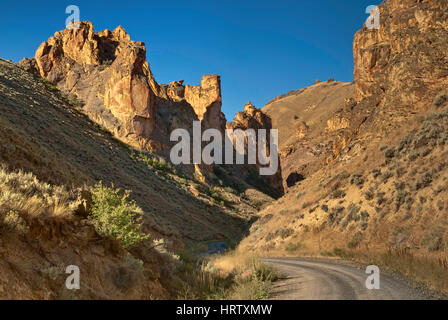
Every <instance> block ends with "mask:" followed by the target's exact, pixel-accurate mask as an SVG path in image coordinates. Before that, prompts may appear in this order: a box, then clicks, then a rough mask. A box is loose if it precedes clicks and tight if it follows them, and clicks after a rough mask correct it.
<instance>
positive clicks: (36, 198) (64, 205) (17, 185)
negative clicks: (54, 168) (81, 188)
mask: <svg viewBox="0 0 448 320" xmlns="http://www.w3.org/2000/svg"><path fill="white" fill-rule="evenodd" d="M74 200H76V198H74V194H73V192H70V191H69V190H67V189H66V188H65V187H62V186H52V185H50V184H47V183H43V182H41V181H39V180H38V179H37V178H36V176H34V175H33V174H32V173H25V172H23V171H22V170H19V171H15V172H9V171H8V170H6V168H5V167H0V208H1V209H0V213H1V214H2V215H4V214H6V213H7V212H9V211H15V212H18V213H19V214H20V215H25V216H27V217H29V218H38V217H52V218H63V217H67V216H69V215H71V214H72V213H73V211H74V210H75V208H76V203H75V201H74Z"/></svg>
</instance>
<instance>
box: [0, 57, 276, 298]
mask: <svg viewBox="0 0 448 320" xmlns="http://www.w3.org/2000/svg"><path fill="white" fill-rule="evenodd" d="M0 133H1V134H0V166H1V167H0V257H1V259H0V260H1V261H0V297H1V298H7V299H17V298H20V299H80V298H81V299H160V298H177V297H178V294H179V291H178V290H180V289H181V288H182V286H183V285H184V284H185V283H186V281H187V280H188V279H186V278H185V270H184V269H183V264H182V263H184V262H182V263H181V262H179V257H178V256H177V255H175V254H174V253H172V252H176V253H178V252H181V251H182V250H183V248H185V246H188V247H189V246H195V245H197V244H199V243H202V242H207V241H217V240H219V241H221V242H223V241H224V242H227V243H228V244H234V243H236V242H238V241H239V239H241V237H242V236H243V235H244V234H245V233H246V231H247V229H248V226H249V225H250V222H251V220H252V218H253V215H254V214H255V213H256V210H257V208H259V206H260V205H261V204H263V203H266V202H269V201H271V200H272V199H271V198H270V197H269V196H266V195H265V194H263V193H261V192H259V191H257V190H255V189H253V188H252V187H251V186H249V185H247V184H246V183H245V182H244V181H242V180H240V179H238V178H237V177H231V176H228V175H226V174H224V175H222V177H221V179H227V180H228V181H227V182H228V183H229V184H231V185H234V186H235V188H237V189H238V190H235V189H232V188H230V187H225V186H224V185H223V183H222V181H220V180H219V181H218V180H216V185H211V184H203V183H201V182H199V181H197V180H195V179H194V178H192V177H191V176H189V175H185V174H183V173H179V172H177V171H176V170H175V169H173V168H172V167H171V165H170V164H168V163H166V162H165V161H164V160H163V159H161V158H158V157H156V156H155V155H153V154H149V153H145V152H141V151H138V150H136V149H134V148H132V147H130V146H128V145H126V144H124V143H123V142H121V141H119V140H117V139H115V138H114V137H113V136H112V134H110V133H109V132H108V131H106V130H105V129H104V128H102V127H101V126H99V125H98V124H96V123H94V122H92V121H91V120H89V118H88V117H87V116H86V115H85V114H84V113H82V110H81V109H80V101H79V100H78V99H76V98H74V97H73V96H69V95H66V94H64V93H62V92H61V91H59V90H58V89H57V88H56V87H54V86H53V85H52V84H50V83H49V82H48V81H47V80H45V79H42V78H40V77H38V76H35V75H33V74H31V73H29V72H26V71H24V70H23V69H22V68H20V67H18V66H17V65H15V64H14V63H12V62H8V61H5V60H1V59H0ZM99 181H102V182H103V185H105V186H110V185H111V184H113V185H114V188H116V187H118V188H121V190H122V191H123V190H130V191H131V194H130V199H132V200H135V202H136V205H137V206H138V208H141V210H142V213H143V226H142V231H143V232H144V233H147V234H149V235H150V238H149V239H148V240H145V241H143V242H142V243H141V244H139V245H138V246H134V247H132V248H131V249H124V247H123V245H120V243H117V241H116V240H113V239H111V238H109V237H105V236H100V234H99V233H98V229H96V227H95V225H94V223H93V222H92V221H93V220H92V217H91V216H90V214H91V211H92V201H93V200H92V195H91V192H92V191H91V186H92V185H94V184H96V183H98V182H99ZM139 210H140V209H139ZM118 232H125V230H118ZM70 265H75V266H79V268H80V271H81V277H82V285H81V290H76V291H70V290H67V289H66V287H65V279H66V277H67V276H68V275H67V274H66V273H65V268H66V267H67V266H70ZM189 276H191V274H190V275H189ZM190 282H191V281H190Z"/></svg>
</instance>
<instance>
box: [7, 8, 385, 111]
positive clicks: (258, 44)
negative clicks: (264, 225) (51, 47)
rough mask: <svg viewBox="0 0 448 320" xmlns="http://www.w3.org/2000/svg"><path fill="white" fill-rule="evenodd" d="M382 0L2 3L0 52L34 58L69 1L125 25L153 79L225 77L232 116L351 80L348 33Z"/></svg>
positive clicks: (100, 22) (96, 17)
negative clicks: (319, 84)
mask: <svg viewBox="0 0 448 320" xmlns="http://www.w3.org/2000/svg"><path fill="white" fill-rule="evenodd" d="M380 2H381V1H378V0H368V1H366V0H344V1H334V0H312V1H307V0H277V1H272V0H270V1H264V0H257V1H252V0H238V1H234V0H208V1H203V0H192V1H186V0H184V1H177V0H170V1H160V0H157V1H153V0H146V1H143V0H142V1H139V0H133V1H122V0H121V1H115V0H109V1H93V0H90V1H84V0H71V1H65V0H47V1H15V2H10V1H2V2H1V3H0V29H1V30H2V32H1V34H0V41H1V43H2V46H1V47H0V57H1V58H4V59H11V60H13V61H18V60H20V59H22V58H23V57H31V56H34V53H35V51H36V49H37V47H38V46H39V44H40V43H41V42H43V41H45V40H46V39H48V37H50V36H51V35H53V34H54V32H55V31H58V30H62V29H64V27H65V20H66V18H67V16H68V15H67V14H66V13H65V8H66V7H67V6H68V5H71V4H74V5H77V6H79V8H80V10H81V20H89V21H92V22H93V24H94V26H95V30H96V31H101V30H103V29H106V28H108V29H114V28H115V27H116V26H118V25H122V26H123V27H124V28H125V29H126V31H127V32H128V33H129V34H130V35H131V38H132V40H137V41H143V42H145V44H146V46H147V59H148V61H149V63H150V66H151V70H152V71H153V73H154V75H155V77H156V80H157V81H158V82H159V83H169V82H170V81H172V80H181V79H183V80H185V82H186V83H188V84H192V85H196V84H199V82H200V79H201V76H202V75H203V74H214V73H216V74H219V75H221V81H222V90H223V112H224V113H225V114H226V117H227V119H228V120H230V119H233V116H234V114H235V113H236V112H237V111H239V110H241V109H242V107H243V105H244V104H245V103H246V102H247V101H251V102H252V103H253V104H254V105H256V106H257V107H263V106H264V105H265V104H266V103H267V102H268V101H269V100H271V99H272V98H274V97H276V96H278V95H280V94H283V93H286V92H288V91H290V90H295V89H299V88H302V87H305V86H308V85H311V84H312V83H313V82H314V81H315V80H317V79H319V80H327V79H328V78H335V79H336V80H341V81H352V80H353V54H352V41H353V35H354V34H355V32H356V31H357V30H359V29H360V28H361V27H362V25H363V23H364V22H365V20H366V19H367V17H368V16H367V14H366V13H365V9H366V7H367V6H368V5H374V4H379V3H380Z"/></svg>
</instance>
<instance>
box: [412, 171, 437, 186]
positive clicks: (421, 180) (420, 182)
mask: <svg viewBox="0 0 448 320" xmlns="http://www.w3.org/2000/svg"><path fill="white" fill-rule="evenodd" d="M433 175H434V171H433V170H427V171H425V172H424V173H422V174H421V175H420V176H419V177H418V179H417V182H416V183H415V189H417V190H418V189H422V188H426V187H427V186H429V185H430V184H431V182H432V179H433Z"/></svg>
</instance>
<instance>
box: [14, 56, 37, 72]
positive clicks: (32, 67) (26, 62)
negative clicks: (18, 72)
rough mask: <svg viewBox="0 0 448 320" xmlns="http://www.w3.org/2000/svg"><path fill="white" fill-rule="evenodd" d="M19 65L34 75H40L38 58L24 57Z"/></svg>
mask: <svg viewBox="0 0 448 320" xmlns="http://www.w3.org/2000/svg"><path fill="white" fill-rule="evenodd" d="M17 65H18V66H19V67H20V68H22V69H23V70H25V71H26V72H29V73H32V74H34V75H39V68H38V67H37V63H36V60H35V59H33V58H31V59H29V58H23V59H22V60H20V61H19V62H18V63H17Z"/></svg>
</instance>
